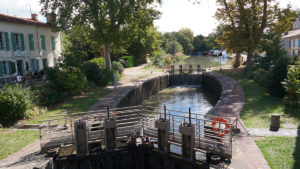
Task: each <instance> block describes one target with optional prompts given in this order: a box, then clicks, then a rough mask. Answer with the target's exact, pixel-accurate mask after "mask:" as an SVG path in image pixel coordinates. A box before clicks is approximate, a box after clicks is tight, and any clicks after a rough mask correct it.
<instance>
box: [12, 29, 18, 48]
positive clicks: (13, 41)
mask: <svg viewBox="0 0 300 169" xmlns="http://www.w3.org/2000/svg"><path fill="white" fill-rule="evenodd" d="M11 43H12V48H13V50H14V51H16V50H17V46H16V38H15V34H14V33H11Z"/></svg>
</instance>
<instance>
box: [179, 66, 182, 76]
mask: <svg viewBox="0 0 300 169" xmlns="http://www.w3.org/2000/svg"><path fill="white" fill-rule="evenodd" d="M179 73H180V74H181V73H182V65H179Z"/></svg>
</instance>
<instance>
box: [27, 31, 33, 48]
mask: <svg viewBox="0 0 300 169" xmlns="http://www.w3.org/2000/svg"><path fill="white" fill-rule="evenodd" d="M28 41H29V49H30V50H31V51H33V50H34V39H33V35H32V34H29V35H28Z"/></svg>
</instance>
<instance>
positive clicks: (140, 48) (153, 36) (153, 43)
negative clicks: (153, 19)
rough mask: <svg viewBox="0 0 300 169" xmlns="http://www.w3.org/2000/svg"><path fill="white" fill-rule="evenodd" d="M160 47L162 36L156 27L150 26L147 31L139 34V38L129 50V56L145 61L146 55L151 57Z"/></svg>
mask: <svg viewBox="0 0 300 169" xmlns="http://www.w3.org/2000/svg"><path fill="white" fill-rule="evenodd" d="M160 45H161V40H160V34H159V33H158V31H157V29H156V27H154V26H148V27H147V28H146V29H145V30H141V31H139V32H138V35H137V37H136V38H135V40H134V41H133V43H132V44H131V45H130V46H129V48H128V54H129V55H132V56H136V57H138V58H139V59H140V60H143V59H144V58H145V55H146V54H150V55H151V54H153V52H155V51H158V50H159V49H160Z"/></svg>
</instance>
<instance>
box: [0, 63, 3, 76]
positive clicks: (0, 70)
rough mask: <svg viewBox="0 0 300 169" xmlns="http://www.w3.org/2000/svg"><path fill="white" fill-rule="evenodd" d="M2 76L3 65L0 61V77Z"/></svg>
mask: <svg viewBox="0 0 300 169" xmlns="http://www.w3.org/2000/svg"><path fill="white" fill-rule="evenodd" d="M2 76H3V65H2V62H0V77H2Z"/></svg>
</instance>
